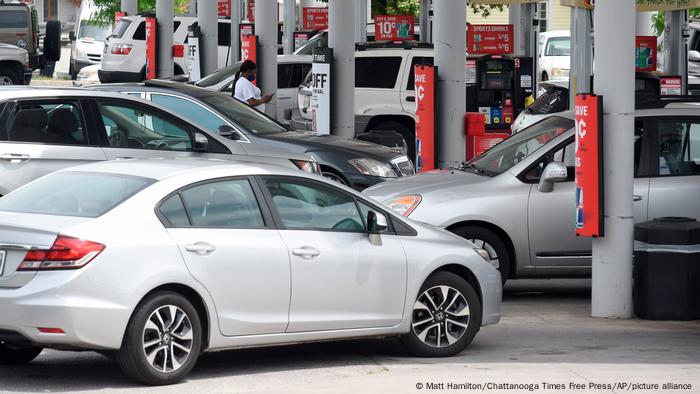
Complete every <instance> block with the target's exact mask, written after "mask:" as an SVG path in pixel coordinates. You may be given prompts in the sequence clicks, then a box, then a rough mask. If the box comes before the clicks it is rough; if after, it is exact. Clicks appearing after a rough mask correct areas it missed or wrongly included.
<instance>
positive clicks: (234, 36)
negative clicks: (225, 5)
mask: <svg viewBox="0 0 700 394" xmlns="http://www.w3.org/2000/svg"><path fill="white" fill-rule="evenodd" d="M242 8H243V3H242V1H241V0H231V53H230V54H229V62H228V64H233V63H235V62H237V61H239V60H241V35H240V24H241V9H242Z"/></svg>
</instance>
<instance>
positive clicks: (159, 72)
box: [156, 0, 174, 78]
mask: <svg viewBox="0 0 700 394" xmlns="http://www.w3.org/2000/svg"><path fill="white" fill-rule="evenodd" d="M156 20H157V22H158V35H157V36H156V39H157V40H158V62H157V63H156V64H157V66H156V76H157V77H158V78H170V77H172V76H173V72H174V69H173V0H157V1H156Z"/></svg>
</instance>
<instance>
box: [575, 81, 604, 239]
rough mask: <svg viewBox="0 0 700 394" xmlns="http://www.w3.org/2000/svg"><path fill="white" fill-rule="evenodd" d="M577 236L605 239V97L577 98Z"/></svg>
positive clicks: (579, 96)
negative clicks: (603, 237)
mask: <svg viewBox="0 0 700 394" xmlns="http://www.w3.org/2000/svg"><path fill="white" fill-rule="evenodd" d="M574 107H575V116H576V159H575V171H574V172H575V179H576V189H575V190H576V193H575V195H576V235H577V236H580V237H602V236H603V96H596V95H592V94H577V95H576V102H575V105H574Z"/></svg>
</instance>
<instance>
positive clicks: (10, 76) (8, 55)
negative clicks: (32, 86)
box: [0, 43, 32, 85]
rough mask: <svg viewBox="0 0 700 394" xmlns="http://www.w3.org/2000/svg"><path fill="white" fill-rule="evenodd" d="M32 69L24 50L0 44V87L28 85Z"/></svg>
mask: <svg viewBox="0 0 700 394" xmlns="http://www.w3.org/2000/svg"><path fill="white" fill-rule="evenodd" d="M31 81H32V69H31V68H29V55H28V54H27V51H26V50H25V49H22V48H20V47H17V46H14V45H8V44H3V43H0V85H29V83H30V82H31Z"/></svg>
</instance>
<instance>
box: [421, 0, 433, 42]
mask: <svg viewBox="0 0 700 394" xmlns="http://www.w3.org/2000/svg"><path fill="white" fill-rule="evenodd" d="M430 4H431V0H420V40H421V42H432V40H431V33H432V32H431V30H432V28H431V26H430Z"/></svg>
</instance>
